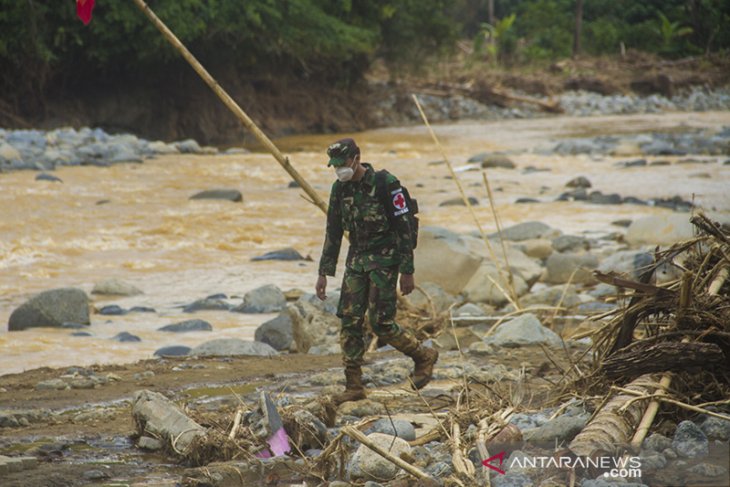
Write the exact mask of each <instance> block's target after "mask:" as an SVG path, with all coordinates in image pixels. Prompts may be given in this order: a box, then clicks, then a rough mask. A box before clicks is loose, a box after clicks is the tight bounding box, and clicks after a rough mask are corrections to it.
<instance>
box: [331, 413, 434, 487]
mask: <svg viewBox="0 0 730 487" xmlns="http://www.w3.org/2000/svg"><path fill="white" fill-rule="evenodd" d="M340 431H342V433H344V434H346V435H347V436H349V437H350V438H352V439H353V440H355V441H358V442H360V443H362V444H363V445H365V446H366V447H368V448H370V449H371V450H372V451H374V452H375V453H377V454H378V455H380V456H381V457H383V458H385V459H386V460H388V461H389V462H390V463H392V464H394V465H396V466H398V467H400V468H402V469H403V470H405V471H406V472H408V473H409V474H411V475H412V476H414V477H416V478H417V479H419V480H425V479H430V478H431V477H430V476H429V475H428V474H427V473H425V472H424V471H423V470H421V469H419V468H418V467H415V466H413V465H411V464H410V463H408V462H406V461H405V460H403V459H401V458H398V457H396V456H394V455H391V454H390V453H389V452H387V451H385V450H384V449H383V448H381V447H380V446H378V445H376V444H375V443H373V442H372V441H370V439H369V438H368V437H367V436H365V434H364V433H362V432H361V431H360V430H358V429H356V428H353V427H352V426H350V425H348V426H345V427H344V428H342V430H340Z"/></svg>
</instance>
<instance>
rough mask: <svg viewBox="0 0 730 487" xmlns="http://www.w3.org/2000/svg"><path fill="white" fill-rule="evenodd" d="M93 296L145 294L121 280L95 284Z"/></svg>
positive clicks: (109, 280)
mask: <svg viewBox="0 0 730 487" xmlns="http://www.w3.org/2000/svg"><path fill="white" fill-rule="evenodd" d="M91 294H103V295H112V296H136V295H138V294H144V293H143V292H142V290H141V289H139V288H138V287H136V286H134V285H132V284H129V283H128V282H125V281H122V280H120V279H107V280H106V281H102V282H97V283H96V284H94V287H93V289H92V290H91Z"/></svg>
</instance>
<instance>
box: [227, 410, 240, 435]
mask: <svg viewBox="0 0 730 487" xmlns="http://www.w3.org/2000/svg"><path fill="white" fill-rule="evenodd" d="M241 418H243V409H238V410H237V411H236V416H235V418H233V427H232V428H231V432H230V433H228V437H229V438H230V439H234V438H235V437H236V433H237V432H238V427H239V426H241Z"/></svg>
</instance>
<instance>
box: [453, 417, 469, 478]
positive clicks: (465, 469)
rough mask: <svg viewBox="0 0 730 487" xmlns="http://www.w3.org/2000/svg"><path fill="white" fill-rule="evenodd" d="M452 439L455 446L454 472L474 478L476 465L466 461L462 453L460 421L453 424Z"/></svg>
mask: <svg viewBox="0 0 730 487" xmlns="http://www.w3.org/2000/svg"><path fill="white" fill-rule="evenodd" d="M451 437H452V438H453V444H452V449H451V463H453V464H454V470H455V471H456V472H457V473H461V474H464V475H467V476H469V477H473V476H474V464H473V463H471V461H469V460H465V459H464V452H462V451H461V427H460V426H459V423H458V421H454V422H453V423H452V424H451Z"/></svg>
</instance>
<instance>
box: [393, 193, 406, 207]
mask: <svg viewBox="0 0 730 487" xmlns="http://www.w3.org/2000/svg"><path fill="white" fill-rule="evenodd" d="M393 206H394V207H395V209H396V210H402V209H404V208H405V207H406V198H405V197H404V196H403V193H398V194H396V195H395V196H393Z"/></svg>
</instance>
